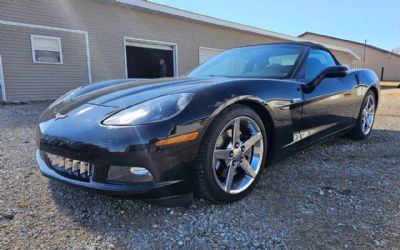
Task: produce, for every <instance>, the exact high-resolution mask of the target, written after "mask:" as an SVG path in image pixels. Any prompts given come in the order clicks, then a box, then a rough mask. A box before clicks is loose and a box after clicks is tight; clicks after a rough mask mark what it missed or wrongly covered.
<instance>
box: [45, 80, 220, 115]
mask: <svg viewBox="0 0 400 250" xmlns="http://www.w3.org/2000/svg"><path fill="white" fill-rule="evenodd" d="M226 81H227V79H223V78H190V77H177V78H160V79H151V80H149V79H123V80H112V81H105V82H100V83H95V84H89V85H86V86H82V87H80V88H78V89H76V90H74V91H73V92H72V93H71V94H69V95H68V96H67V97H65V99H64V100H60V101H56V103H55V104H53V105H52V106H50V108H49V109H51V110H52V113H54V114H56V113H62V114H65V113H68V112H69V111H71V110H73V109H75V108H77V107H79V106H81V105H84V104H92V105H97V106H104V107H114V108H126V107H129V106H132V105H135V104H138V103H141V102H144V101H147V100H150V99H153V98H156V97H159V96H163V95H168V94H173V93H180V92H185V91H187V92H192V91H193V89H194V88H195V87H196V86H205V85H210V84H217V83H221V82H226Z"/></svg>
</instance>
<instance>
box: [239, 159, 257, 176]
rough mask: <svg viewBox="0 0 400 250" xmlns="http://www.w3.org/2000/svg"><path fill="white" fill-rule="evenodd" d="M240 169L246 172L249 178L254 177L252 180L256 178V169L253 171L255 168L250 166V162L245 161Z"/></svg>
mask: <svg viewBox="0 0 400 250" xmlns="http://www.w3.org/2000/svg"><path fill="white" fill-rule="evenodd" d="M240 167H241V168H242V169H243V170H244V172H245V173H246V174H247V175H248V176H250V177H252V178H254V177H256V172H254V169H253V167H252V166H251V165H250V163H249V161H247V160H244V162H243V164H241V165H240Z"/></svg>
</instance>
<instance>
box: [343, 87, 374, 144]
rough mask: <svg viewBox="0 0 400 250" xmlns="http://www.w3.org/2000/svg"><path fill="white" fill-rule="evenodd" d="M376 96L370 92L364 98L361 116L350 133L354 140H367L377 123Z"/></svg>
mask: <svg viewBox="0 0 400 250" xmlns="http://www.w3.org/2000/svg"><path fill="white" fill-rule="evenodd" d="M375 112H376V96H375V93H374V92H373V91H372V90H369V91H368V92H367V94H366V95H365V97H364V101H363V103H362V106H361V110H360V114H359V115H358V120H357V123H356V126H355V127H354V129H353V130H352V131H351V132H350V133H349V136H350V137H351V138H353V139H357V140H363V139H366V138H367V137H368V136H369V134H370V133H371V130H372V127H373V125H374V121H375Z"/></svg>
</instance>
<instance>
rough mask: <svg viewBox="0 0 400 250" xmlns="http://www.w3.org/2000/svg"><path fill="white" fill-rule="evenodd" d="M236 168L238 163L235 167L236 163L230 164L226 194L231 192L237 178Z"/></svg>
mask: <svg viewBox="0 0 400 250" xmlns="http://www.w3.org/2000/svg"><path fill="white" fill-rule="evenodd" d="M235 167H236V163H235V165H234V163H231V164H229V169H228V175H227V176H226V181H225V192H228V193H230V192H231V188H232V182H233V178H234V177H235Z"/></svg>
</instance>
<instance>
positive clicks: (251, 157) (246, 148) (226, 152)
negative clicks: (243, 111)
mask: <svg viewBox="0 0 400 250" xmlns="http://www.w3.org/2000/svg"><path fill="white" fill-rule="evenodd" d="M265 139H266V138H263V134H262V133H261V129H260V127H259V126H258V124H257V123H256V122H255V121H254V120H253V119H251V118H250V117H247V116H240V117H236V118H235V119H233V120H232V121H230V122H229V123H228V124H227V125H226V126H225V127H224V129H223V130H222V131H221V133H220V134H219V136H218V139H217V141H216V143H215V147H214V153H213V172H214V178H215V180H216V182H217V183H218V185H219V187H220V188H221V189H222V190H224V191H225V192H227V193H230V194H237V193H240V192H242V191H244V190H246V189H247V188H248V187H249V186H250V185H251V183H252V182H253V181H254V180H255V178H256V176H257V174H258V172H259V171H260V168H261V164H262V161H263V156H264V140H265Z"/></svg>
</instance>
